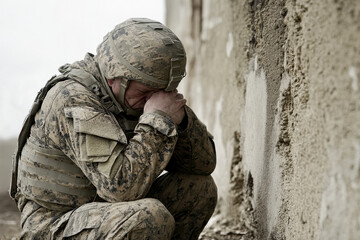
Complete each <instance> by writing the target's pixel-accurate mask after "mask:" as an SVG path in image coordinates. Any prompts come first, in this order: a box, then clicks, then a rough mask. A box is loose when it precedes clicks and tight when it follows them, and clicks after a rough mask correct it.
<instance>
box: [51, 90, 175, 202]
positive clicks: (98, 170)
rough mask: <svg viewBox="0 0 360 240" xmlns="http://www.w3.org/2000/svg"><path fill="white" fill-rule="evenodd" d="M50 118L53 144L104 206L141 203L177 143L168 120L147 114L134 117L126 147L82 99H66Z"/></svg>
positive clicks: (108, 120)
mask: <svg viewBox="0 0 360 240" xmlns="http://www.w3.org/2000/svg"><path fill="white" fill-rule="evenodd" d="M89 103H91V104H89ZM54 109H56V108H54ZM54 111H55V110H54ZM54 114H55V115H56V118H58V120H57V121H58V125H59V126H58V129H59V130H58V131H59V134H58V135H57V134H55V135H52V136H53V137H52V138H53V140H54V142H57V143H56V144H57V145H58V146H59V147H60V149H61V150H62V151H63V152H64V153H65V154H66V155H67V156H69V157H70V158H71V159H72V160H73V161H74V162H75V163H76V165H77V166H78V167H79V168H80V169H81V170H82V171H83V173H84V174H85V175H86V176H87V178H88V179H89V180H90V181H91V183H92V184H93V185H94V186H95V187H96V190H97V194H98V195H99V196H100V197H101V198H103V199H104V200H106V201H109V202H119V201H131V200H136V199H140V198H143V197H144V196H145V195H146V194H147V192H148V191H149V189H150V187H151V185H152V183H153V181H154V180H155V179H156V178H157V177H158V176H159V175H160V173H161V172H162V171H163V170H164V169H165V167H166V166H167V164H168V162H169V161H170V159H171V156H172V153H173V151H174V148H175V145H176V141H177V138H178V133H177V130H176V125H175V124H174V123H173V122H172V120H171V119H170V118H169V117H168V116H166V115H164V114H162V113H159V112H152V113H147V114H143V115H142V116H141V117H140V120H139V123H138V125H137V126H136V128H135V136H134V137H133V138H132V139H130V141H129V142H127V140H126V137H125V134H124V132H123V130H122V129H121V128H120V126H119V124H118V123H117V121H116V119H115V117H114V116H113V115H112V114H111V113H108V112H107V111H105V110H104V109H101V104H100V103H96V101H95V100H94V99H87V97H86V96H85V97H84V96H75V97H72V99H71V100H70V101H68V102H67V103H66V104H65V107H63V108H62V107H60V108H58V109H57V110H56V112H55V113H54Z"/></svg>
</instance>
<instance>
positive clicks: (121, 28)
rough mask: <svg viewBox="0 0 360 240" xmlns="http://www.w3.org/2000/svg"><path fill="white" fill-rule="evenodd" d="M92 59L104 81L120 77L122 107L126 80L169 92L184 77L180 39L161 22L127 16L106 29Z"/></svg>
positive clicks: (184, 64) (184, 63) (183, 55)
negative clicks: (112, 27)
mask: <svg viewBox="0 0 360 240" xmlns="http://www.w3.org/2000/svg"><path fill="white" fill-rule="evenodd" d="M95 60H96V62H97V63H98V65H99V69H100V71H101V74H102V77H103V81H105V83H104V84H105V85H106V86H107V83H106V80H107V79H115V78H121V79H122V81H121V89H120V93H119V96H118V98H117V99H118V100H119V101H120V104H121V105H122V107H123V108H125V109H124V110H126V107H125V104H124V102H125V100H124V98H125V91H126V88H127V87H128V85H129V84H128V81H129V80H133V81H138V82H140V83H142V84H144V85H146V86H148V87H152V88H159V89H164V90H165V91H172V90H174V89H176V88H177V86H178V84H179V82H180V81H181V79H182V78H183V77H184V76H185V66H186V53H185V50H184V47H183V45H182V43H181V41H180V40H179V39H178V37H177V36H176V35H175V34H174V33H173V32H172V31H171V30H170V29H169V28H167V27H166V26H164V25H163V24H161V23H160V22H157V21H154V20H151V19H146V18H133V19H129V20H127V21H125V22H123V23H121V24H119V25H117V26H116V27H115V29H114V30H112V31H111V32H109V33H108V34H107V35H106V36H105V37H104V40H103V42H102V43H101V44H100V45H99V46H98V48H97V54H96V56H95Z"/></svg>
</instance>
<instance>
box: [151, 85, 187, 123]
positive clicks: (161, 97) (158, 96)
mask: <svg viewBox="0 0 360 240" xmlns="http://www.w3.org/2000/svg"><path fill="white" fill-rule="evenodd" d="M185 103H186V99H184V96H183V95H182V94H181V93H178V91H177V90H173V91H171V92H165V91H162V90H161V91H158V92H155V93H154V94H152V95H151V97H150V98H149V99H148V100H147V102H146V103H145V106H144V113H147V112H153V111H155V110H160V111H163V112H164V113H166V114H168V115H169V116H170V117H171V118H172V120H173V121H174V122H175V123H176V124H180V123H181V121H182V120H183V118H184V116H185V110H184V105H185Z"/></svg>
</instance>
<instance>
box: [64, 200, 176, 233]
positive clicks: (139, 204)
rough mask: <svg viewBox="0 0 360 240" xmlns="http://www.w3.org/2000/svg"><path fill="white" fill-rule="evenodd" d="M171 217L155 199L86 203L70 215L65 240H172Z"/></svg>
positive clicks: (172, 225) (172, 223)
mask: <svg viewBox="0 0 360 240" xmlns="http://www.w3.org/2000/svg"><path fill="white" fill-rule="evenodd" d="M174 228H175V225H174V219H173V217H172V215H171V214H170V213H169V212H168V210H167V209H166V208H165V207H164V205H163V204H162V203H161V202H159V201H158V200H156V199H141V200H137V201H132V202H121V203H89V204H85V205H84V206H81V207H80V208H78V209H77V210H75V211H74V212H73V214H72V215H71V216H70V218H69V221H68V223H67V225H66V227H65V229H64V231H63V232H62V234H63V237H64V238H65V239H154V240H155V239H156V240H157V239H171V236H172V234H173V231H174Z"/></svg>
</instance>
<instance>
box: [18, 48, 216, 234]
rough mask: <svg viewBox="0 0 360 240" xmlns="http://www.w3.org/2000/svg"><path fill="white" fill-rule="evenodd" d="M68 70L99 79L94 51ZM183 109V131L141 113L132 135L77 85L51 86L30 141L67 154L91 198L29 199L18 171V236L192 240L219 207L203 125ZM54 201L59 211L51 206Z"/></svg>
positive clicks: (162, 117) (121, 118)
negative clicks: (90, 187) (88, 187)
mask: <svg viewBox="0 0 360 240" xmlns="http://www.w3.org/2000/svg"><path fill="white" fill-rule="evenodd" d="M71 67H72V68H74V69H80V70H83V71H85V72H87V73H90V74H91V75H92V76H94V77H95V78H96V79H98V80H99V82H101V80H100V73H99V70H98V68H97V66H96V63H95V61H94V59H93V56H92V55H91V54H88V55H87V56H86V57H85V60H83V61H79V62H76V63H74V64H73V65H72V66H71ZM185 110H186V121H185V122H184V123H185V127H184V126H182V125H184V124H181V125H180V126H177V125H176V124H174V123H173V122H172V121H171V119H170V118H169V117H168V116H167V115H166V114H164V113H161V112H152V113H147V114H143V115H141V117H140V118H139V119H138V120H137V121H138V122H136V124H133V125H134V129H133V130H131V129H130V130H129V129H124V127H122V126H125V125H126V121H128V120H127V117H126V116H125V115H124V114H123V113H120V114H118V115H116V114H114V113H113V112H111V111H110V110H108V109H107V108H105V107H104V106H103V104H102V102H101V101H100V99H99V97H98V96H96V95H95V94H94V93H93V92H92V91H90V90H89V89H87V88H86V87H84V86H83V85H81V84H80V83H79V82H77V81H73V80H65V81H63V82H60V83H58V84H56V85H55V86H54V87H53V88H51V90H50V91H49V92H48V94H47V96H46V98H45V100H44V103H43V105H42V107H41V109H40V111H39V112H38V113H37V115H36V117H35V124H34V125H33V126H32V129H31V135H30V138H29V140H28V141H31V143H32V144H36V145H37V146H39V147H42V148H46V149H56V150H58V151H61V152H62V153H64V154H65V155H66V157H68V159H70V160H71V161H72V162H73V163H74V167H75V168H79V169H80V170H81V172H82V173H83V174H84V176H86V178H87V179H88V180H89V182H90V183H91V184H92V185H93V187H94V189H95V191H96V196H94V198H93V199H92V200H91V201H88V202H86V203H83V202H73V199H70V198H69V199H67V200H66V199H64V196H61V199H57V195H56V194H54V193H52V192H49V191H39V192H36V193H33V195H34V196H36V197H33V198H32V199H29V198H27V197H26V196H27V195H29V194H28V193H25V192H23V190H22V189H24V188H26V186H22V184H24V183H23V182H22V181H21V180H22V178H21V174H20V175H19V183H18V194H17V201H18V207H19V209H20V211H21V212H22V215H21V226H22V235H21V239H197V238H198V236H199V234H200V232H201V231H202V229H203V228H204V226H205V224H206V223H207V221H208V220H209V218H210V216H211V215H212V213H213V211H214V208H215V205H216V200H217V191H216V186H215V183H214V181H213V179H212V177H211V176H210V174H211V173H212V172H213V170H214V168H215V164H216V157H215V149H214V146H213V142H212V140H211V137H210V136H209V134H208V132H207V130H206V127H205V126H204V125H203V124H202V123H201V122H200V121H199V120H198V118H197V117H196V115H195V114H194V113H193V111H192V110H191V109H190V108H189V107H186V108H185ZM132 121H133V120H132ZM129 131H130V132H132V134H128V133H129ZM21 161H23V159H21ZM164 170H168V172H167V173H165V174H164ZM22 171H26V168H25V169H23V170H22ZM161 174H162V175H161ZM49 178H51V176H49ZM48 180H49V181H52V179H48ZM28 191H31V189H30V190H29V189H28ZM56 201H58V202H59V203H61V202H63V203H64V207H63V208H62V205H61V204H58V205H56V208H55V207H54V206H53V204H52V203H53V202H56ZM69 202H70V203H71V204H69ZM72 205H74V206H75V207H73V208H72V209H69V206H72Z"/></svg>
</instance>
